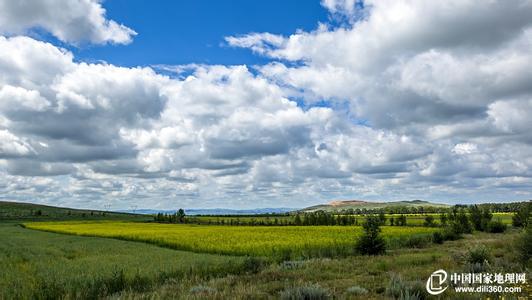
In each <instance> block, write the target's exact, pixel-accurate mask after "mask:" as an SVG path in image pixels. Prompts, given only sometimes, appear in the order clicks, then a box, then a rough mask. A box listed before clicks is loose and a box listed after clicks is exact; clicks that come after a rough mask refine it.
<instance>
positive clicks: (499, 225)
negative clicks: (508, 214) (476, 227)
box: [486, 219, 506, 233]
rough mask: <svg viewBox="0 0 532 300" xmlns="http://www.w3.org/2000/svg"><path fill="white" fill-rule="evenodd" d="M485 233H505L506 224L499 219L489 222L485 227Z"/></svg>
mask: <svg viewBox="0 0 532 300" xmlns="http://www.w3.org/2000/svg"><path fill="white" fill-rule="evenodd" d="M486 231H487V232H491V233H502V232H505V231H506V224H504V223H503V222H502V221H501V220H500V219H497V220H495V221H489V222H488V224H487V225H486Z"/></svg>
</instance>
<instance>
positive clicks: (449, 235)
mask: <svg viewBox="0 0 532 300" xmlns="http://www.w3.org/2000/svg"><path fill="white" fill-rule="evenodd" d="M442 235H443V239H444V240H445V241H456V240H458V239H460V238H461V235H460V233H457V232H456V231H455V230H454V229H453V227H449V226H447V227H445V228H444V229H443V231H442Z"/></svg>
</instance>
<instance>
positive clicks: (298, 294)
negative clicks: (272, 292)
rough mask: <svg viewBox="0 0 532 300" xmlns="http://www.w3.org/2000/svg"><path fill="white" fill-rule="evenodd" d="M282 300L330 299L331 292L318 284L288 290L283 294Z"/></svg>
mask: <svg viewBox="0 0 532 300" xmlns="http://www.w3.org/2000/svg"><path fill="white" fill-rule="evenodd" d="M281 299H286V300H303V299H304V300H321V299H329V292H328V291H327V290H326V289H324V288H322V287H320V286H319V285H317V284H314V285H306V286H301V287H293V288H287V289H285V290H284V291H282V292H281Z"/></svg>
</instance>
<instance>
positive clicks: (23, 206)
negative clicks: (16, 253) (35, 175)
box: [0, 201, 151, 221]
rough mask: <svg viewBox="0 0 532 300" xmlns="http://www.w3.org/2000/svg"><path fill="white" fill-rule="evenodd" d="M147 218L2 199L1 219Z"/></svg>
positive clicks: (0, 205) (144, 216)
mask: <svg viewBox="0 0 532 300" xmlns="http://www.w3.org/2000/svg"><path fill="white" fill-rule="evenodd" d="M85 219H87V220H89V219H90V220H98V219H111V220H139V221H140V220H147V219H151V216H146V215H138V214H130V213H117V212H107V211H100V210H87V209H73V208H64V207H55V206H48V205H40V204H33V203H21V202H8V201H0V220H85Z"/></svg>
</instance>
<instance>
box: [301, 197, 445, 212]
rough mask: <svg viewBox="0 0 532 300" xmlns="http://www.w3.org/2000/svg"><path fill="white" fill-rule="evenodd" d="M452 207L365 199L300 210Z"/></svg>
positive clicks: (417, 201)
mask: <svg viewBox="0 0 532 300" xmlns="http://www.w3.org/2000/svg"><path fill="white" fill-rule="evenodd" d="M401 206H404V207H419V206H423V207H450V205H447V204H441V203H432V202H428V201H424V200H408V201H393V202H373V201H364V200H334V201H331V202H329V203H327V204H320V205H315V206H310V207H307V208H304V209H302V210H300V211H303V212H311V211H318V210H323V211H340V210H343V209H357V208H358V209H378V208H386V207H401Z"/></svg>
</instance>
